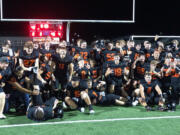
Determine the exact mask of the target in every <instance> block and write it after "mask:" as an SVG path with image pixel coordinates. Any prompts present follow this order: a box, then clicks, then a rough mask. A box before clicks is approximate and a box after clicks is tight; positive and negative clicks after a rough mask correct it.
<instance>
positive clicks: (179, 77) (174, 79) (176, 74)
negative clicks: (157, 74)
mask: <svg viewBox="0 0 180 135" xmlns="http://www.w3.org/2000/svg"><path fill="white" fill-rule="evenodd" d="M171 73H172V74H171V75H172V76H171V83H173V84H175V85H177V83H179V82H180V67H176V68H175V69H172V72H171Z"/></svg>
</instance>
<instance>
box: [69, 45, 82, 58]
mask: <svg viewBox="0 0 180 135" xmlns="http://www.w3.org/2000/svg"><path fill="white" fill-rule="evenodd" d="M79 49H80V47H78V46H72V47H70V48H69V51H70V54H71V56H74V55H75V54H77V53H78V52H79Z"/></svg>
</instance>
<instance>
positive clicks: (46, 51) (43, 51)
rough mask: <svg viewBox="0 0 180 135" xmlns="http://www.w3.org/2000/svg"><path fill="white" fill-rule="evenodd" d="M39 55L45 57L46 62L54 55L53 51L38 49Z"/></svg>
mask: <svg viewBox="0 0 180 135" xmlns="http://www.w3.org/2000/svg"><path fill="white" fill-rule="evenodd" d="M40 53H41V54H42V55H45V56H46V57H48V60H50V58H51V57H52V55H53V54H54V50H46V49H40Z"/></svg>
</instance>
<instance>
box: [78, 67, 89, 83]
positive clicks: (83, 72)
mask: <svg viewBox="0 0 180 135" xmlns="http://www.w3.org/2000/svg"><path fill="white" fill-rule="evenodd" d="M76 73H77V75H78V76H79V78H80V79H82V80H83V79H88V78H89V77H90V71H89V69H88V68H86V67H83V68H77V69H76Z"/></svg>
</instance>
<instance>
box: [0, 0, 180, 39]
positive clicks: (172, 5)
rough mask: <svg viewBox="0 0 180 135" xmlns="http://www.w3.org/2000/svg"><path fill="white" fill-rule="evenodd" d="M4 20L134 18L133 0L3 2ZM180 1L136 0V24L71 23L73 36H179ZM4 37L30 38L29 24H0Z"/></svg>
mask: <svg viewBox="0 0 180 135" xmlns="http://www.w3.org/2000/svg"><path fill="white" fill-rule="evenodd" d="M3 1H4V5H3V7H4V10H3V11H4V18H46V19H53V18H58V19H61V18H62V19H113V20H130V19H131V18H132V0H119V1H118V2H120V3H118V2H117V0H116V1H115V0H111V1H106V2H105V1H104V0H98V2H97V1H89V2H87V1H78V0H76V1H74V2H72V1H70V0H48V1H46V2H44V1H43V0H38V2H37V0H16V1H14V0H3ZM179 13H180V2H178V0H168V1H165V0H136V18H135V21H136V22H135V23H133V24H122V23H120V24H109V23H107V24H101V23H98V24H96V23H72V24H71V37H72V36H73V35H74V33H78V34H79V35H80V36H81V37H82V38H84V39H88V40H90V39H91V40H92V39H94V38H95V37H96V38H118V37H121V36H128V35H132V34H135V35H140V34H142V35H149V34H152V35H155V34H161V35H180V31H179V27H180V19H179V18H180V17H179ZM0 35H1V36H29V24H28V23H27V22H26V23H24V22H18V23H17V22H0Z"/></svg>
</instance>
